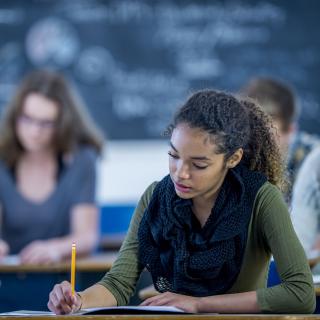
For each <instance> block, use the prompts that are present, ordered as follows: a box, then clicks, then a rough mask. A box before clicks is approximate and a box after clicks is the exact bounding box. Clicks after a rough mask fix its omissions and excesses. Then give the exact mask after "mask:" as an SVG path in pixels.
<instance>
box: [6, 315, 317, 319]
mask: <svg viewBox="0 0 320 320" xmlns="http://www.w3.org/2000/svg"><path fill="white" fill-rule="evenodd" d="M0 319H1V320H2V319H3V320H4V319H6V320H9V319H10V320H14V319H16V320H34V319H37V320H50V319H59V320H60V319H68V320H79V319H86V320H89V319H90V320H115V319H119V320H143V319H145V320H173V319H174V320H197V319H201V320H316V319H317V320H319V319H320V318H319V317H318V316H317V315H312V314H311V315H290V314H287V315H286V314H284V315H278V314H271V315H265V314H261V315H260V314H253V315H252V314H241V315H239V314H230V315H228V314H225V315H222V314H212V315H210V314H197V315H183V314H182V315H179V314H174V315H99V316H89V315H88V316H74V315H70V316H54V317H53V316H46V317H44V316H37V317H36V318H35V317H25V316H23V317H8V316H1V317H0Z"/></svg>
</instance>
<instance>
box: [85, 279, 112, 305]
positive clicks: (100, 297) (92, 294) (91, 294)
mask: <svg viewBox="0 0 320 320" xmlns="http://www.w3.org/2000/svg"><path fill="white" fill-rule="evenodd" d="M79 295H80V296H81V300H82V306H81V309H86V308H95V307H113V306H116V305H117V301H116V299H115V297H114V296H113V295H112V294H111V292H110V291H109V290H108V289H106V288H105V287H104V286H102V285H100V284H95V285H93V286H92V287H89V288H87V289H86V290H84V291H82V292H79Z"/></svg>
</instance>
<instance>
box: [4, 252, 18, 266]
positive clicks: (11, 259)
mask: <svg viewBox="0 0 320 320" xmlns="http://www.w3.org/2000/svg"><path fill="white" fill-rule="evenodd" d="M0 264H2V265H7V266H17V265H19V264H20V258H19V256H18V255H13V254H12V255H9V256H5V257H3V258H1V259H0Z"/></svg>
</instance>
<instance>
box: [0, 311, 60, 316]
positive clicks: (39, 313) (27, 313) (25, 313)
mask: <svg viewBox="0 0 320 320" xmlns="http://www.w3.org/2000/svg"><path fill="white" fill-rule="evenodd" d="M0 316H55V314H54V313H53V312H50V311H35V310H17V311H11V312H4V313H0Z"/></svg>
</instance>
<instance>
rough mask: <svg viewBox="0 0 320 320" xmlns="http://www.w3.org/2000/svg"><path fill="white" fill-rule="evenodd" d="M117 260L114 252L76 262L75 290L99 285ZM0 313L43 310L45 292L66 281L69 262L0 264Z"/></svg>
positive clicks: (45, 301)
mask: <svg viewBox="0 0 320 320" xmlns="http://www.w3.org/2000/svg"><path fill="white" fill-rule="evenodd" d="M116 257H117V252H111V253H103V254H97V255H93V256H89V257H82V258H79V259H78V260H77V274H76V290H77V291H81V290H83V289H85V288H87V287H89V286H90V285H92V284H94V283H96V282H97V281H99V280H100V279H101V278H102V277H103V276H104V274H105V273H106V271H108V270H109V269H110V268H111V266H112V264H113V262H114V261H115V259H116ZM0 275H1V276H0V312H7V311H12V310H19V309H20V310H21V309H28V310H47V302H48V297H49V292H50V291H51V290H52V288H53V286H54V285H55V284H56V283H59V282H61V281H64V280H69V279H70V262H69V261H64V262H61V263H56V264H51V265H6V264H1V263H0Z"/></svg>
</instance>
